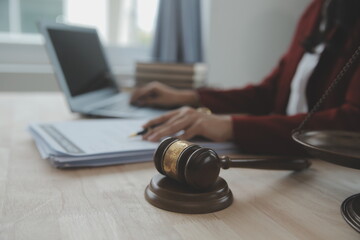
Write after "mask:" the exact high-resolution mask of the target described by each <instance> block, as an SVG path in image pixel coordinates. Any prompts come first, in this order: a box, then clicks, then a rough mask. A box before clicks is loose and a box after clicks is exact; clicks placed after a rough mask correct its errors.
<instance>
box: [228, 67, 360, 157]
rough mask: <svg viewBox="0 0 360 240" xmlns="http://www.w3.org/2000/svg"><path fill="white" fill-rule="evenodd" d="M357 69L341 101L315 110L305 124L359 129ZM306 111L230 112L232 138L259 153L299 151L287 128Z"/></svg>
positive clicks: (249, 149) (295, 125)
mask: <svg viewBox="0 0 360 240" xmlns="http://www.w3.org/2000/svg"><path fill="white" fill-rule="evenodd" d="M359 79H360V69H359V68H358V69H357V71H356V72H355V74H354V75H353V77H352V78H351V82H350V84H349V85H348V88H347V92H346V96H345V99H344V103H343V104H341V105H340V106H338V107H334V108H331V109H325V110H322V111H319V112H317V113H315V114H314V115H313V116H312V118H311V119H310V121H309V122H308V123H307V125H306V126H305V128H306V129H308V130H309V129H313V130H329V129H332V130H345V131H358V132H359V131H360V124H359V123H360V97H359V96H360V81H358V80H359ZM305 115H306V114H298V115H295V116H285V115H268V116H238V115H233V116H232V120H233V129H234V139H235V142H236V143H237V144H238V145H239V147H240V148H241V149H242V150H244V151H245V152H252V153H261V154H265V153H266V154H301V153H303V150H302V149H301V147H300V146H299V144H297V143H295V142H294V141H293V140H292V139H291V132H292V130H293V129H295V128H297V127H298V126H299V125H300V123H301V122H302V121H303V119H304V117H305Z"/></svg>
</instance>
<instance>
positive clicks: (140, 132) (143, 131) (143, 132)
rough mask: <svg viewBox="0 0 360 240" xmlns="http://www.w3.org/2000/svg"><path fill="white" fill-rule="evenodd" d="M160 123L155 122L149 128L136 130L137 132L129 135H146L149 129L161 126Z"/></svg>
mask: <svg viewBox="0 0 360 240" xmlns="http://www.w3.org/2000/svg"><path fill="white" fill-rule="evenodd" d="M159 125H160V124H155V125H153V126H151V127H148V128H144V129H143V130H141V131H139V132H136V133H133V134H130V135H129V137H136V136H141V135H144V134H146V133H147V132H148V131H149V130H151V129H153V128H155V127H157V126H159Z"/></svg>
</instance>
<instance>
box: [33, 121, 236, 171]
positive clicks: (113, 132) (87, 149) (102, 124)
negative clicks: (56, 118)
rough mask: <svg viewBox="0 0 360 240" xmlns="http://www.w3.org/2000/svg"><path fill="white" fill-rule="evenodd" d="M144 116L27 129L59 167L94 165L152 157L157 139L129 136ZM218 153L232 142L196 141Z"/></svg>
mask: <svg viewBox="0 0 360 240" xmlns="http://www.w3.org/2000/svg"><path fill="white" fill-rule="evenodd" d="M145 122H146V120H134V119H131V120H129V119H96V120H77V121H65V122H55V123H33V124H31V125H30V126H29V131H30V133H31V135H32V137H33V139H34V141H35V143H36V146H37V148H38V150H39V152H40V155H41V157H42V158H44V159H48V160H49V161H50V162H51V163H52V164H53V165H54V166H56V167H59V168H72V167H96V166H106V165H114V164H124V163H135V162H145V161H152V157H153V153H154V151H155V150H156V148H157V147H158V145H159V143H153V142H148V141H143V140H142V139H141V136H137V137H129V136H130V135H131V134H132V133H134V132H137V131H139V130H141V126H142V125H143V124H144V123H145ZM196 143H197V144H199V145H201V146H204V147H209V148H212V149H214V150H215V151H217V152H218V154H224V153H234V152H235V151H236V146H235V145H234V144H233V143H230V142H226V143H214V142H196Z"/></svg>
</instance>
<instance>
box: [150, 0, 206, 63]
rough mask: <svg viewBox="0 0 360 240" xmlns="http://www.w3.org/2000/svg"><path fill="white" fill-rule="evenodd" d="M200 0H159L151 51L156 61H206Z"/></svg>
mask: <svg viewBox="0 0 360 240" xmlns="http://www.w3.org/2000/svg"><path fill="white" fill-rule="evenodd" d="M200 7H201V6H200V0H160V2H159V10H158V17H157V23H156V30H155V37H154V43H153V49H152V57H153V60H154V61H159V62H179V63H194V62H202V61H203V49H202V37H201V16H200V11H201V9H200Z"/></svg>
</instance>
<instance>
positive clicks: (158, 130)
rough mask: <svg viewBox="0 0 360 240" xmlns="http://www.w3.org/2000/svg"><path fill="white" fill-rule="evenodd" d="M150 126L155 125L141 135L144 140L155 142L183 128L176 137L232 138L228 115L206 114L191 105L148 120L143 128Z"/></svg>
mask: <svg viewBox="0 0 360 240" xmlns="http://www.w3.org/2000/svg"><path fill="white" fill-rule="evenodd" d="M151 126H157V127H154V128H152V129H151V130H149V131H148V132H147V133H146V134H145V135H143V139H144V140H148V141H153V142H156V141H159V140H160V139H161V138H163V137H166V136H170V135H174V134H176V133H178V132H179V131H181V130H184V133H183V134H182V135H180V136H178V137H179V138H180V139H184V140H186V139H190V138H192V137H194V136H203V137H206V138H208V139H210V140H213V141H216V142H223V141H228V140H231V139H232V138H233V128H232V120H231V117H230V116H229V115H214V114H208V113H206V112H202V111H197V110H196V109H194V108H191V107H182V108H180V109H177V110H174V111H170V112H168V113H166V114H164V115H162V116H160V117H158V118H155V119H153V120H150V121H149V122H147V123H146V124H145V125H144V126H143V128H150V127H151Z"/></svg>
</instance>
